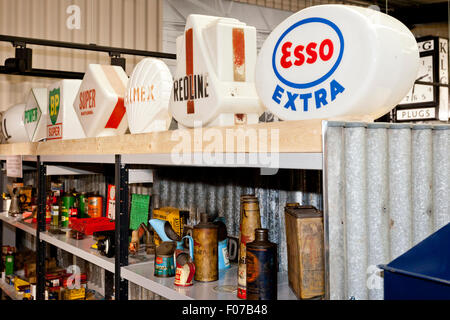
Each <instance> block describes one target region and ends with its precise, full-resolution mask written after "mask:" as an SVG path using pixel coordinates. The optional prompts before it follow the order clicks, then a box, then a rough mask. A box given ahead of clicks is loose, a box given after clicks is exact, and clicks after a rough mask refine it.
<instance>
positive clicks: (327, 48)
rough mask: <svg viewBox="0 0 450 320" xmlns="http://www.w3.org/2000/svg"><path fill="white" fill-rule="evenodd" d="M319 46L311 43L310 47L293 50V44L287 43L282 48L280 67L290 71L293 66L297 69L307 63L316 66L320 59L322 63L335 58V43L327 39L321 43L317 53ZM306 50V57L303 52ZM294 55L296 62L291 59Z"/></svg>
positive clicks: (301, 46) (299, 47)
mask: <svg viewBox="0 0 450 320" xmlns="http://www.w3.org/2000/svg"><path fill="white" fill-rule="evenodd" d="M317 46H318V44H317V43H316V42H310V43H309V44H308V45H306V47H305V46H303V45H301V44H300V45H297V46H296V47H295V48H294V49H293V50H291V48H292V42H290V41H286V42H285V43H284V44H283V45H282V46H281V53H282V56H281V58H280V65H281V66H282V67H283V68H284V69H288V68H290V67H292V65H296V66H297V67H300V66H302V65H303V64H304V63H305V62H306V63H307V64H314V63H316V62H317V60H318V58H319V57H320V60H322V61H325V62H326V61H328V60H330V59H331V58H332V57H333V54H334V45H333V41H331V40H330V39H325V40H323V41H322V42H321V43H320V46H319V50H318V52H317ZM305 49H306V55H307V56H305V53H304V52H303V51H304V50H305ZM292 53H293V55H294V57H295V60H294V59H293V58H292V57H291V55H292Z"/></svg>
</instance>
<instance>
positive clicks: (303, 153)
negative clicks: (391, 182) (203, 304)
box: [0, 35, 323, 300]
mask: <svg viewBox="0 0 450 320" xmlns="http://www.w3.org/2000/svg"><path fill="white" fill-rule="evenodd" d="M0 41H8V42H11V43H12V44H13V45H14V46H15V47H17V49H19V51H20V50H22V51H23V49H27V48H26V44H27V43H29V44H33V45H44V46H56V47H66V48H72V49H79V50H94V51H102V52H107V53H109V54H110V56H111V57H112V59H111V63H112V64H116V65H122V66H124V63H125V62H124V58H120V54H135V55H144V56H157V57H163V58H168V59H174V58H175V55H169V54H162V55H163V56H161V53H152V52H141V51H139V52H138V51H133V52H131V51H129V50H128V51H127V49H121V48H109V47H97V46H90V45H89V46H86V45H80V44H70V46H68V45H69V44H67V43H61V42H56V41H44V40H42V41H41V40H39V39H27V38H17V37H9V36H1V35H0ZM30 51H31V50H30ZM29 54H31V52H30V53H29ZM155 54H156V55H155ZM16 56H17V57H16V58H15V59H16V60H17V59H20V57H21V55H20V54H19V55H18V54H17V50H16ZM22 56H23V55H22ZM113 58H114V59H113ZM16 65H19V63H16ZM25 66H26V68H25V69H24V70H13V69H11V68H5V67H2V68H0V73H10V74H20V75H29V76H50V77H55V78H58V77H62V78H64V77H66V76H70V77H72V78H73V77H75V78H82V76H83V74H82V73H81V74H75V73H70V74H69V73H67V72H64V71H60V72H59V71H53V70H36V69H32V67H31V66H30V65H27V64H25ZM241 128H244V129H253V130H259V129H267V130H274V129H275V130H278V131H279V140H280V141H281V145H280V150H279V152H280V153H278V154H277V155H278V156H279V158H278V163H277V165H276V168H289V169H313V170H322V168H323V151H322V122H321V121H303V122H302V121H292V122H286V123H282V124H280V123H262V124H258V125H251V126H244V127H242V126H240V127H239V129H238V130H241ZM218 129H219V130H224V129H221V128H218ZM194 130H195V129H191V130H188V132H189V133H190V134H191V135H195V134H196V132H195V131H194ZM172 134H173V131H171V132H160V133H157V134H152V133H149V134H139V135H124V136H120V137H102V138H87V139H80V140H71V141H67V140H65V141H47V142H36V143H18V144H12V145H8V144H5V145H0V160H6V156H8V155H22V159H23V161H32V162H36V167H37V175H38V179H37V184H38V223H37V226H28V225H26V224H23V223H19V222H17V221H13V220H12V219H11V218H9V217H6V216H5V217H3V216H1V215H0V222H6V223H10V224H12V225H14V226H16V227H17V228H20V229H22V230H25V231H26V232H29V233H31V234H33V235H34V236H36V238H37V241H36V250H37V282H38V283H37V298H38V299H44V289H45V288H44V283H45V281H44V280H45V263H44V261H45V251H46V250H45V247H46V244H51V245H54V246H56V247H59V248H61V249H62V250H65V251H67V252H70V253H72V254H73V255H75V256H78V257H80V258H82V259H84V260H86V261H89V262H91V263H93V264H95V265H97V266H99V267H101V268H103V269H105V292H106V296H112V287H113V283H114V287H115V299H116V300H127V299H128V281H130V282H132V283H135V284H137V285H139V286H141V287H143V288H145V289H147V290H150V291H152V292H154V293H156V294H158V295H161V296H163V297H165V298H168V299H218V300H223V299H231V300H234V299H237V297H236V293H235V292H228V291H229V288H230V287H227V286H233V285H234V286H235V285H236V283H237V280H236V279H237V270H236V266H233V267H232V268H231V269H229V270H228V271H226V272H225V273H223V274H222V275H221V277H220V279H219V280H218V281H215V282H211V283H198V282H197V283H195V284H194V286H192V287H187V288H182V287H176V286H175V285H174V284H173V278H167V279H163V278H156V277H154V276H153V270H154V261H153V259H154V258H153V257H145V260H146V261H144V262H143V261H142V256H141V257H140V258H139V259H137V258H136V257H132V256H130V257H129V256H128V237H129V234H128V233H129V230H128V225H127V224H128V221H129V210H128V207H129V204H128V186H129V184H131V183H146V182H152V181H153V176H152V174H151V173H149V172H144V171H141V172H139V170H141V169H137V170H135V169H130V165H135V164H145V165H165V166H166V165H169V166H201V167H249V168H261V170H265V169H268V170H270V169H271V165H269V164H266V163H264V162H263V161H254V159H255V157H256V158H258V156H259V155H260V154H261V152H262V151H257V150H256V151H255V150H253V149H250V148H248V146H247V147H245V148H244V149H242V148H239V147H237V148H234V147H233V149H231V150H229V149H227V147H225V148H223V150H218V151H217V152H216V156H219V157H223V158H225V157H226V156H227V155H230V154H232V155H233V156H234V157H241V161H240V162H237V163H233V164H227V163H221V162H213V163H210V162H208V161H206V160H205V158H203V157H202V153H203V152H204V150H203V149H202V148H201V149H196V148H195V147H194V148H193V149H192V152H191V157H190V159H191V161H190V162H189V161H187V162H183V163H180V162H178V161H177V160H176V159H175V158H174V157H173V155H172V154H171V153H170V151H171V150H172V148H173V146H174V145H175V144H176V142H173V140H172V139H171V137H172ZM81 145H82V146H83V147H81ZM224 145H225V144H224ZM80 150H82V153H80ZM267 152H270V150H268V151H267ZM198 159H200V161H199V160H198ZM69 163H72V164H75V163H79V164H88V163H89V164H102V165H103V164H108V165H112V164H113V165H114V173H113V176H114V184H115V187H116V207H115V208H116V214H115V216H116V237H115V238H116V253H115V257H114V258H106V257H104V256H101V255H100V254H99V252H98V251H96V250H94V249H92V248H91V245H92V244H93V243H94V241H93V239H92V236H91V237H89V236H88V237H86V238H85V239H83V240H75V239H72V238H70V237H68V236H67V235H64V234H63V235H55V234H51V233H49V232H48V231H46V225H45V204H46V203H45V200H46V197H45V190H46V176H48V175H60V174H61V175H64V174H70V175H76V174H91V173H92V172H90V171H88V170H83V169H76V168H73V166H69V165H68V164H69ZM110 178H112V176H110ZM0 227H1V225H0ZM278 280H279V282H278V283H279V284H278V287H279V292H278V296H279V299H283V300H285V299H297V298H296V297H295V295H294V294H293V292H292V291H291V289H290V288H289V286H288V282H287V274H286V273H280V274H279V279H278ZM227 290H228V291H227Z"/></svg>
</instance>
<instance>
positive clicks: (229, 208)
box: [153, 167, 322, 271]
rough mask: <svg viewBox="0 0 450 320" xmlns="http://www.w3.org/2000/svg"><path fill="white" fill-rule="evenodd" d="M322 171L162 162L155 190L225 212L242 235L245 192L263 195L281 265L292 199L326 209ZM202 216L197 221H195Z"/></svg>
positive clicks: (182, 203) (200, 208) (190, 205)
mask: <svg viewBox="0 0 450 320" xmlns="http://www.w3.org/2000/svg"><path fill="white" fill-rule="evenodd" d="M321 190H322V175H321V171H307V170H286V169H283V170H279V172H278V173H277V174H276V175H273V176H266V175H264V176H263V175H260V171H259V169H243V168H197V167H160V168H158V169H156V170H155V178H154V184H153V193H154V194H157V195H158V197H159V202H160V205H161V206H175V207H178V208H180V209H185V210H190V211H191V212H197V213H201V212H206V213H208V215H209V216H210V217H211V218H212V219H215V218H216V217H218V216H220V217H225V220H226V225H227V232H228V234H229V235H230V236H234V237H238V236H239V210H240V197H241V195H243V194H249V193H252V194H255V195H256V196H257V197H258V199H259V204H260V213H261V225H262V227H263V228H268V229H269V240H270V241H272V242H274V243H277V244H278V253H279V262H280V270H283V271H286V270H287V252H286V234H285V220H284V207H285V205H286V202H299V203H300V204H312V205H314V206H316V207H317V208H318V209H320V210H322V192H321ZM195 223H196V222H195V221H194V224H195Z"/></svg>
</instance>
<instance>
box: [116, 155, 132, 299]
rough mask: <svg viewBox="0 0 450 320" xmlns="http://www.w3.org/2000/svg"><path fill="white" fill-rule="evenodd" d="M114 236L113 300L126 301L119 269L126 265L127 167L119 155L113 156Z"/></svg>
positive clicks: (127, 222)
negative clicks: (114, 188) (114, 190)
mask: <svg viewBox="0 0 450 320" xmlns="http://www.w3.org/2000/svg"><path fill="white" fill-rule="evenodd" d="M115 165H116V167H115V186H116V236H115V238H116V239H115V240H116V243H115V247H116V252H115V255H114V258H115V281H114V282H115V299H116V300H128V281H127V280H125V279H122V277H121V276H120V269H121V267H124V266H127V265H128V233H129V212H128V167H127V165H125V164H123V163H122V159H121V156H120V155H117V154H116V156H115Z"/></svg>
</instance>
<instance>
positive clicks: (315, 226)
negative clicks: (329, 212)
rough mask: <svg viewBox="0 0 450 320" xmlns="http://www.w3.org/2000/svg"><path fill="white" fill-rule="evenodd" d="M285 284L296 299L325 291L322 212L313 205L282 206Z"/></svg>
mask: <svg viewBox="0 0 450 320" xmlns="http://www.w3.org/2000/svg"><path fill="white" fill-rule="evenodd" d="M285 218H286V243H287V252H288V278H289V286H290V287H291V288H292V290H293V291H294V293H295V295H296V296H297V297H298V298H299V299H311V298H317V297H320V296H323V295H324V293H325V268H324V243H323V241H324V240H323V214H322V212H321V211H319V210H317V209H316V208H315V207H313V206H288V205H286V207H285Z"/></svg>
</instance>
